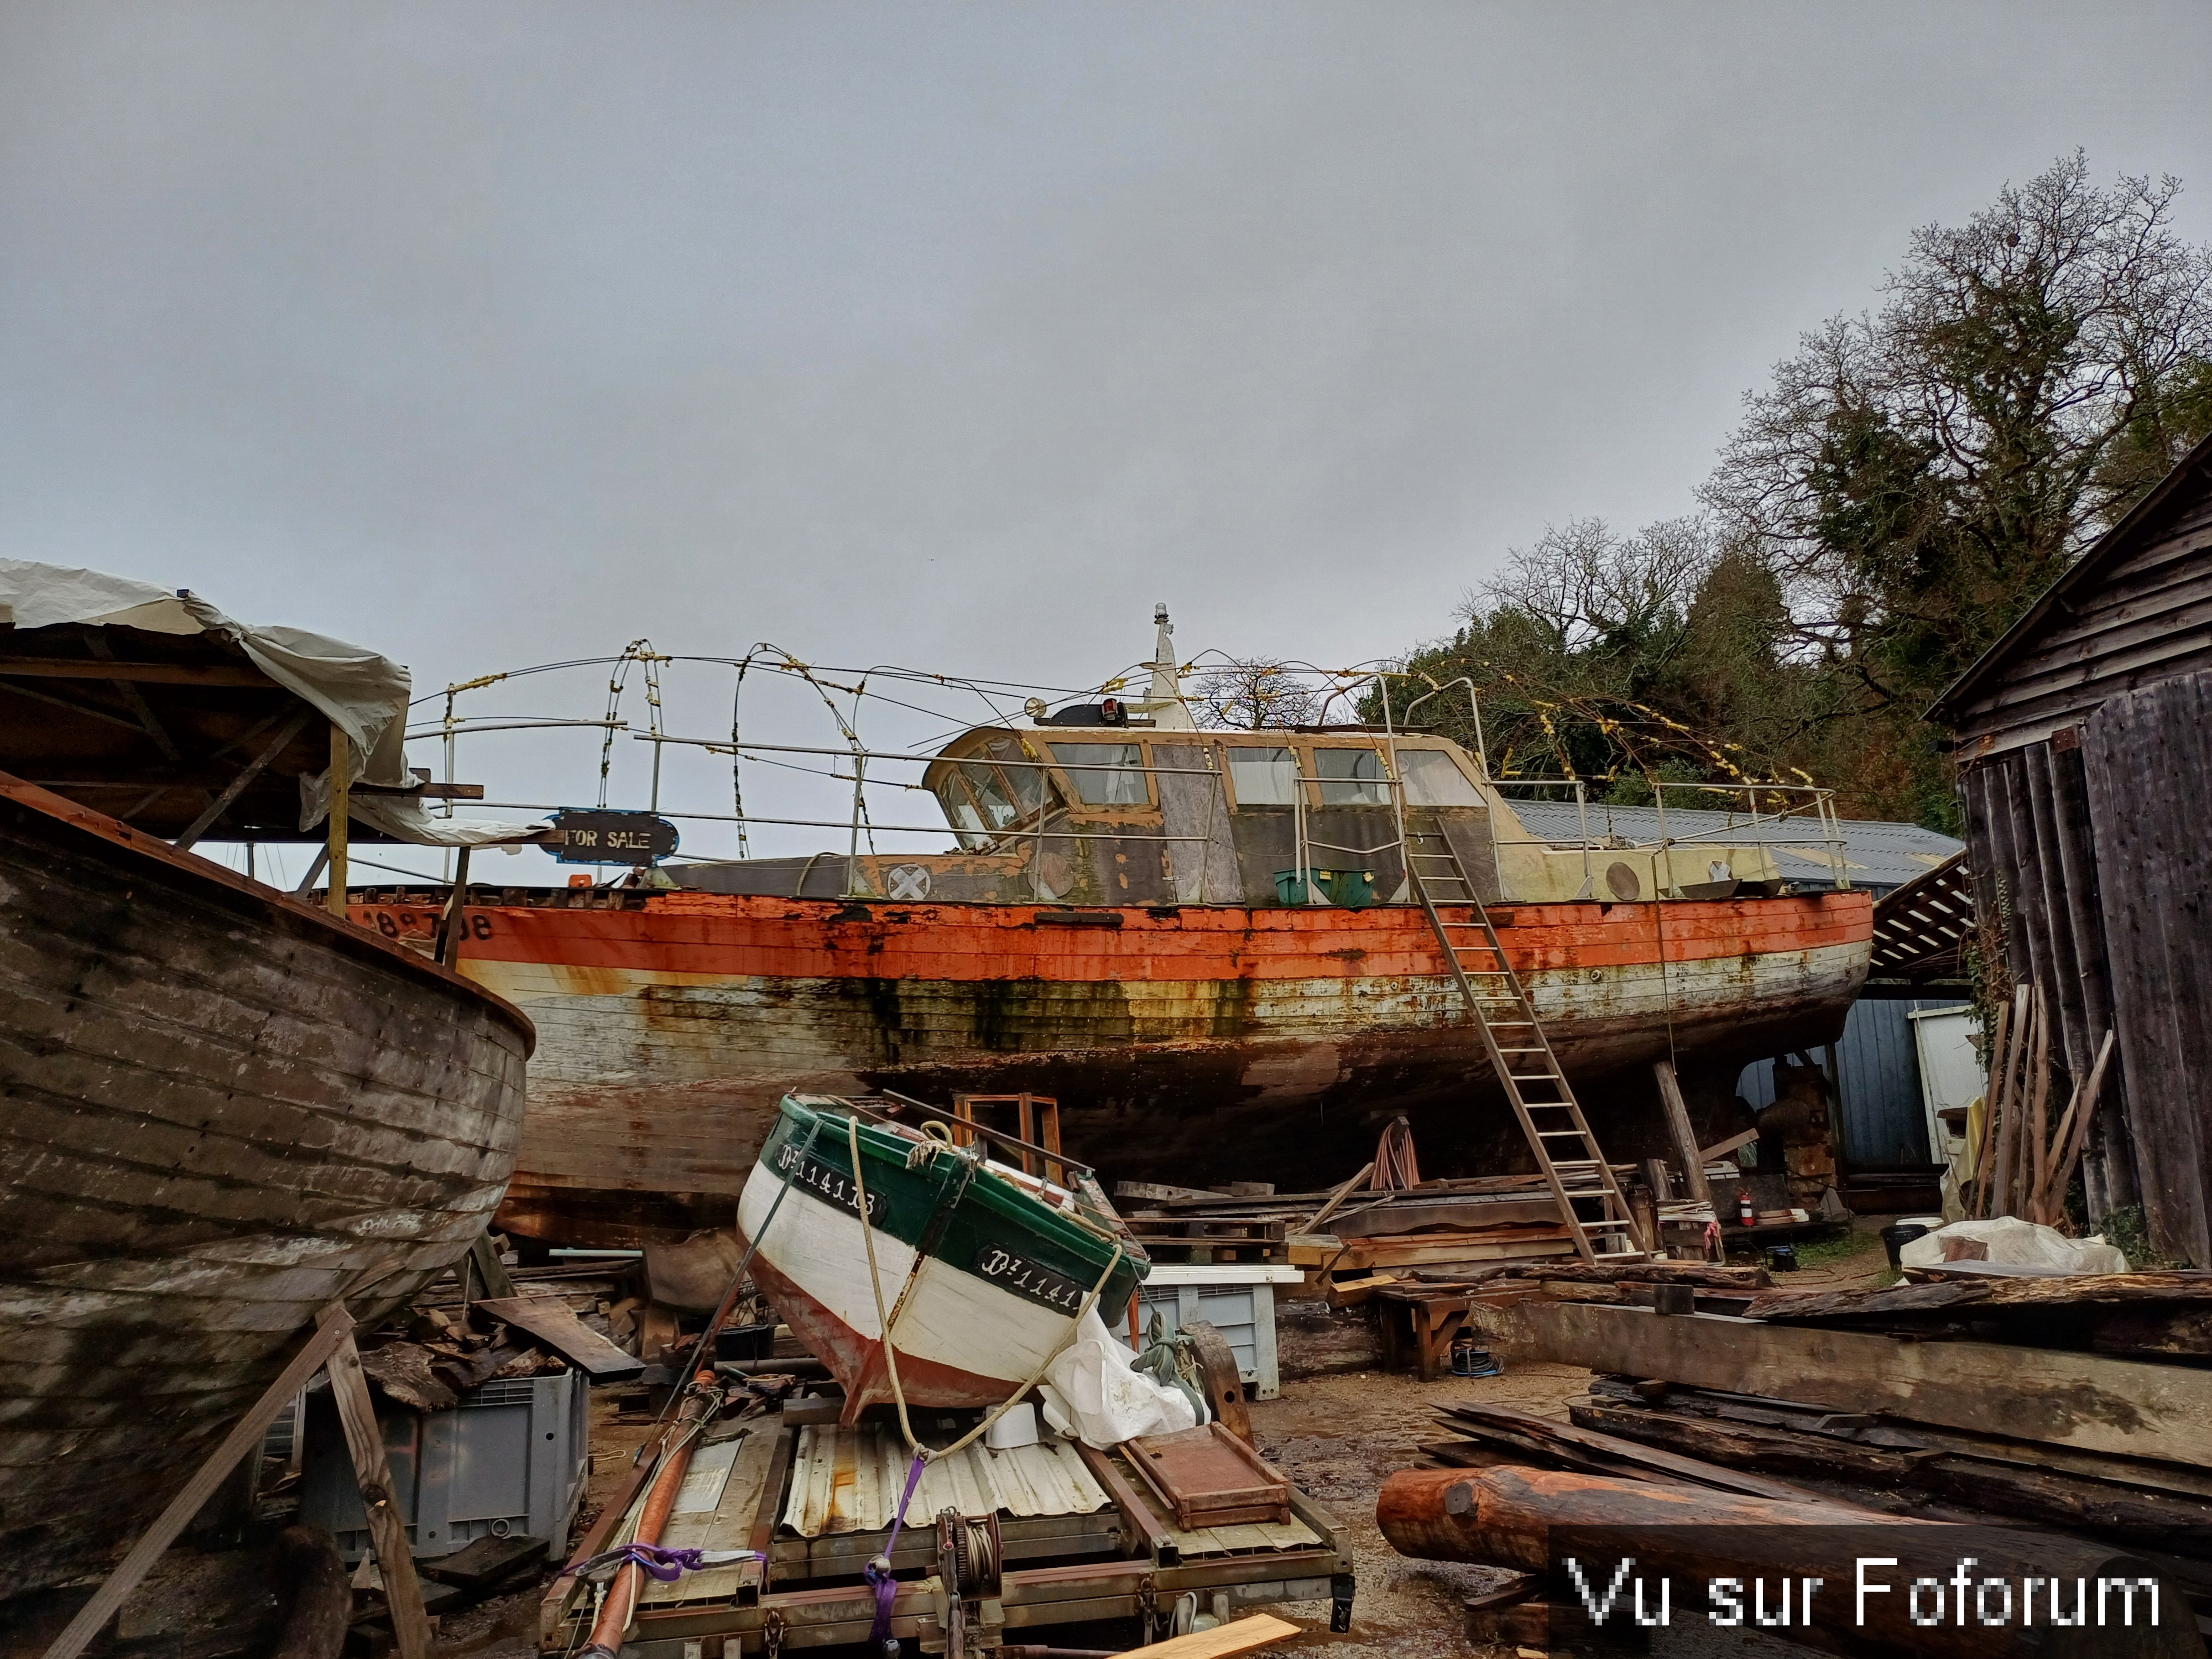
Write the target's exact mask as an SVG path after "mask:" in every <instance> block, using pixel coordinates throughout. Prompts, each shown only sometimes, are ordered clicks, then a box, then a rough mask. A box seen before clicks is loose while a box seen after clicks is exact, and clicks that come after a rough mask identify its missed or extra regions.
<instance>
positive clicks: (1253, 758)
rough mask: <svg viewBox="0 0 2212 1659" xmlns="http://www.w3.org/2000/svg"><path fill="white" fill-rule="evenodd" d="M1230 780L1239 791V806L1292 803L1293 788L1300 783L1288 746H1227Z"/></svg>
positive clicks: (1285, 804) (1232, 785)
mask: <svg viewBox="0 0 2212 1659" xmlns="http://www.w3.org/2000/svg"><path fill="white" fill-rule="evenodd" d="M1224 752H1225V753H1226V754H1227V755H1228V757H1229V782H1230V786H1231V787H1232V788H1234V789H1235V790H1236V791H1237V805H1239V806H1289V805H1292V801H1291V790H1293V789H1295V788H1297V778H1298V769H1297V761H1296V759H1295V758H1294V757H1292V755H1291V751H1290V750H1287V749H1247V748H1245V747H1244V746H1243V744H1233V745H1229V746H1227V747H1226V748H1225V750H1224Z"/></svg>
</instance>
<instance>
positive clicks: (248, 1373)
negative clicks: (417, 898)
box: [0, 776, 532, 1620]
mask: <svg viewBox="0 0 2212 1659" xmlns="http://www.w3.org/2000/svg"><path fill="white" fill-rule="evenodd" d="M531 1043H532V1030H531V1025H530V1022H529V1020H528V1019H527V1018H526V1017H525V1016H524V1015H522V1014H521V1013H520V1012H518V1011H517V1010H516V1009H514V1008H513V1007H512V1006H509V1005H508V1004H507V1003H505V1002H502V1001H501V1000H499V999H498V998H496V997H495V996H491V995H488V994H485V993H484V991H483V989H482V988H481V987H477V986H476V985H474V984H471V983H470V982H469V981H465V980H464V979H462V978H460V977H459V975H454V974H453V973H450V972H448V971H447V970H446V969H441V968H438V967H436V966H435V965H433V964H431V963H428V962H426V961H423V960H422V959H421V958H420V957H417V956H416V954H415V953H414V952H412V951H407V950H405V949H403V948H400V947H398V946H396V945H393V944H392V943H390V942H388V941H386V940H385V939H380V938H379V937H376V936H375V935H374V934H370V933H363V932H362V930H361V929H360V928H358V927H351V926H349V925H348V924H346V923H345V922H343V921H340V920H338V919H337V918H336V917H334V916H331V915H328V914H327V913H325V912H323V911H320V910H317V909H314V908H310V907H309V906H307V905H305V904H302V903H300V902H295V901H294V900H292V899H290V898H288V897H286V896H283V895H281V894H279V893H276V891H274V890H271V889H270V888H267V887H264V886H261V885H259V884H257V883H254V882H252V881H249V880H247V879H246V878H244V877H241V876H239V875H236V874H234V873H233V872H230V871H228V870H226V869H224V868H222V866H219V865H216V864H213V863H211V862H210V861H208V860H204V859H200V858H197V857H194V856H193V855H191V854H188V853H179V852H177V851H176V850H175V849H173V848H171V847H169V846H168V845H167V843H166V842H161V841H158V840H155V839H154V838H153V837H150V836H145V835H142V834H140V833H139V832H137V831H136V830H133V829H128V828H126V827H125V826H124V825H122V824H120V823H117V822H116V821H115V820H113V819H112V818H109V817H105V816H103V815H101V814H100V813H98V812H95V811H91V810H90V809H88V808H86V807H82V806H79V805H75V804H73V803H71V802H69V801H67V800H64V799H61V798H60V797H58V796H57V795H52V794H50V793H47V792H46V791H45V790H43V789H40V788H36V787H33V786H31V785H28V784H25V783H21V782H19V781H16V780H15V779H12V778H8V777H5V776H0V1243H4V1249H0V1596H5V1595H14V1594H17V1593H19V1592H21V1591H24V1590H28V1589H34V1588H37V1587H39V1586H41V1585H44V1584H49V1583H54V1582H56V1581H58V1580H60V1579H64V1578H69V1577H76V1576H78V1575H81V1574H83V1573H85V1572H87V1571H94V1570H97V1569H98V1568H99V1567H100V1565H101V1564H102V1563H103V1562H104V1561H105V1560H106V1559H107V1557H108V1555H109V1554H110V1553H111V1552H112V1550H114V1549H116V1548H117V1547H120V1546H122V1545H124V1544H125V1543H127V1542H129V1541H131V1539H132V1538H134V1537H135V1536H136V1535H137V1534H138V1533H139V1532H140V1531H141V1530H142V1529H143V1527H144V1526H145V1524H146V1523H147V1522H149V1520H150V1519H151V1518H152V1516H153V1515H154V1514H155V1512H156V1511H158V1510H160V1509H161V1507H162V1506H163V1505H164V1504H167V1502H168V1500H169V1499H170V1498H171V1497H172V1495H173V1493H175V1492H177V1491H178V1490H179V1488H180V1487H181V1486H183V1485H184V1483H185V1480H187V1479H188V1478H189V1477H190V1475H191V1472H192V1471H193V1470H194V1469H195V1468H197V1467H198V1465H199V1464H200V1463H201V1462H204V1460H205V1458H206V1457H207V1456H208V1455H210V1453H211V1452H212V1451H213V1450H214V1449H215V1447H216V1444H217V1443H219V1442H220V1441H221V1439H222V1437H223V1435H224V1434H225V1433H227V1432H228V1431H229V1429H230V1427H231V1425H233V1424H234V1423H235V1422H236V1421H237V1420H238V1418H239V1417H240V1414H241V1413H243V1412H244V1411H245V1410H246V1407H248V1406H250V1405H251V1404H252V1402H253V1401H254V1400H255V1399H256V1398H257V1397H258V1395H260V1394H261V1393H262V1392H263V1391H264V1389H266V1388H267V1386H268V1385H269V1384H270V1383H271V1382H272V1381H273V1380H274V1379H275V1377H276V1375H277V1373H278V1372H279V1371H280V1370H282V1369H283V1366H284V1364H286V1362H287V1361H288V1360H289V1358H291V1356H292V1354H293V1353H294V1352H296V1350H297V1349H298V1347H299V1346H300V1343H301V1340H302V1337H303V1334H304V1332H305V1330H306V1329H307V1328H309V1327H310V1326H311V1325H312V1324H313V1320H314V1316H315V1314H316V1312H317V1310H319V1309H320V1308H321V1307H323V1306H324V1305H325V1304H327V1303H329V1302H330V1301H331V1300H333V1299H334V1298H340V1297H343V1298H348V1299H349V1309H350V1310H351V1311H352V1312H353V1313H354V1315H355V1316H356V1318H373V1317H375V1316H379V1315H380V1312H381V1311H382V1310H386V1309H388V1308H390V1307H392V1306H395V1305H398V1304H399V1303H400V1302H401V1301H402V1299H403V1298H404V1297H408V1296H410V1295H411V1294H412V1292H413V1291H415V1290H416V1288H417V1287H418V1286H419V1285H422V1283H424V1282H425V1281H426V1280H428V1279H429V1278H431V1277H432V1276H434V1275H435V1274H437V1273H441V1272H442V1271H443V1270H444V1269H445V1268H446V1267H448V1266H450V1265H451V1264H452V1263H453V1261H455V1260H456V1259H457V1258H458V1257H459V1255H460V1254H461V1253H462V1252H464V1251H465V1250H466V1249H468V1247H469V1245H470V1243H471V1241H472V1240H473V1239H474V1238H475V1237H477V1234H479V1233H480V1232H482V1231H483V1229H484V1226H485V1224H486V1223H487V1222H488V1221H489V1219H490V1218H491V1215H492V1212H493V1210H494V1208H495V1206H496V1205H497V1204H498V1202H499V1200H500V1196H501V1193H502V1191H503V1190H504V1188H505V1187H506V1183H507V1176H508V1175H509V1174H510V1173H511V1171H512V1170H513V1166H514V1158H515V1153H516V1151H517V1149H518V1147H519V1146H520V1144H521V1139H522V1121H523V1111H524V1103H525V1087H524V1062H525V1060H526V1059H527V1057H528V1055H529V1053H530V1048H531ZM3 1619H4V1615H0V1620H3Z"/></svg>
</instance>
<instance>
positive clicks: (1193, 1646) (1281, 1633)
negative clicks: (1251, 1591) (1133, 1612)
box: [1137, 1613, 1305, 1659]
mask: <svg viewBox="0 0 2212 1659" xmlns="http://www.w3.org/2000/svg"><path fill="white" fill-rule="evenodd" d="M1304 1634H1305V1632H1304V1631H1302V1630H1300V1629H1299V1628H1298V1627H1297V1626H1296V1625H1294V1624H1292V1623H1291V1621H1290V1620H1287V1619H1278V1618H1276V1617H1275V1615H1274V1614H1273V1613H1253V1614H1252V1615H1250V1616H1249V1618H1244V1619H1232V1620H1230V1621H1229V1622H1228V1623H1227V1624H1225V1625H1217V1626H1214V1628H1213V1629H1212V1630H1194V1631H1193V1632H1191V1633H1190V1634H1189V1635H1188V1636H1176V1637H1171V1638H1169V1639H1168V1640H1167V1641H1164V1642H1155V1643H1153V1644H1152V1645H1151V1646H1150V1647H1146V1648H1139V1649H1138V1650H1137V1651H1138V1652H1139V1653H1141V1654H1143V1655H1144V1656H1145V1659H1229V1656H1230V1655H1231V1654H1237V1653H1249V1652H1251V1651H1252V1650H1253V1649H1255V1648H1264V1647H1266V1646H1267V1645H1268V1644H1271V1643H1274V1642H1280V1641H1283V1640H1285V1638H1289V1637H1292V1636H1303V1635H1304Z"/></svg>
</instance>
